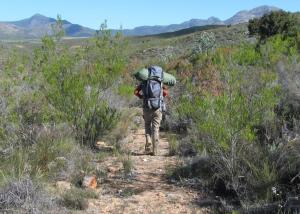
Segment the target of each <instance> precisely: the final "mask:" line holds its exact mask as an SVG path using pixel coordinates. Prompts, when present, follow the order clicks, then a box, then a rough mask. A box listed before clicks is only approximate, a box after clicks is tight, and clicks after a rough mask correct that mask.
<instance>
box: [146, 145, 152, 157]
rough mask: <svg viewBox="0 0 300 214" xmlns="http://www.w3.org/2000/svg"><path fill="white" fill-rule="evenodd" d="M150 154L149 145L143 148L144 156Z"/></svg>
mask: <svg viewBox="0 0 300 214" xmlns="http://www.w3.org/2000/svg"><path fill="white" fill-rule="evenodd" d="M151 153H152V152H151V148H150V145H146V146H145V154H146V155H149V154H151Z"/></svg>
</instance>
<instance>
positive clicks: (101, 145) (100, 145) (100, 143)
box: [95, 141, 114, 151]
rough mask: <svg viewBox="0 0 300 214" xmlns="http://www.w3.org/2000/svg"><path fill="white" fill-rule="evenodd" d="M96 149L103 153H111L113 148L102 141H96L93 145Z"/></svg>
mask: <svg viewBox="0 0 300 214" xmlns="http://www.w3.org/2000/svg"><path fill="white" fill-rule="evenodd" d="M95 147H96V149H99V150H104V151H112V150H113V149H114V147H113V146H110V145H107V143H105V142H104V141H98V142H97V143H96V144H95Z"/></svg>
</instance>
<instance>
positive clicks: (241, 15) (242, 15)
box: [224, 6, 280, 25]
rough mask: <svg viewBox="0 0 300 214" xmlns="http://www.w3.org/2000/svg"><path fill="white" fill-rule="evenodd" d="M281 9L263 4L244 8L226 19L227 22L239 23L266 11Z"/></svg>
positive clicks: (229, 23)
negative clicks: (248, 8) (249, 8)
mask: <svg viewBox="0 0 300 214" xmlns="http://www.w3.org/2000/svg"><path fill="white" fill-rule="evenodd" d="M278 10H280V9H279V8H277V7H271V6H261V7H257V8H254V9H252V10H243V11H240V12H238V13H237V14H235V15H234V16H233V17H231V18H229V19H227V20H225V21H224V23H225V24H228V25H235V24H239V23H244V22H248V21H249V20H250V19H253V18H258V17H262V16H263V15H264V14H266V13H270V12H272V11H278Z"/></svg>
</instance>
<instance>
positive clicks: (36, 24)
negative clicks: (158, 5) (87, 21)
mask: <svg viewBox="0 0 300 214" xmlns="http://www.w3.org/2000/svg"><path fill="white" fill-rule="evenodd" d="M276 10H280V9H279V8H277V7H273V6H267V5H263V6H260V7H256V8H253V9H251V10H242V11H239V12H237V13H236V14H235V15H233V16H232V17H230V18H229V19H226V20H223V21H222V20H221V19H219V18H217V17H214V16H211V17H209V18H208V19H190V20H188V21H185V22H182V23H179V24H170V25H154V26H138V27H135V28H133V29H124V30H122V32H123V34H124V35H126V36H145V35H155V34H160V33H169V32H175V31H179V30H183V29H188V28H191V27H200V26H206V25H235V24H239V23H243V22H248V21H249V20H250V19H252V18H257V17H261V16H263V15H264V14H266V13H269V12H271V11H276ZM62 21H63V28H64V30H65V32H66V36H68V37H91V36H93V35H95V33H96V30H94V29H91V28H88V27H84V26H81V25H79V24H73V23H71V22H69V21H67V20H62ZM55 22H56V19H54V18H50V17H46V16H44V15H42V14H39V13H36V14H34V15H33V16H31V17H29V18H26V19H22V20H18V21H7V22H5V21H3V22H0V39H10V38H24V39H27V38H41V37H42V36H44V35H46V34H51V31H52V26H53V24H55ZM117 31H119V30H116V29H112V32H113V33H115V32H117Z"/></svg>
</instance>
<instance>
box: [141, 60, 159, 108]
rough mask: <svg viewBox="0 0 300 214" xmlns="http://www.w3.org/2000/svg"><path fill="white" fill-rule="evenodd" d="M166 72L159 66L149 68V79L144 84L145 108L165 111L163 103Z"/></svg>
mask: <svg viewBox="0 0 300 214" xmlns="http://www.w3.org/2000/svg"><path fill="white" fill-rule="evenodd" d="M163 79H164V72H163V69H162V68H161V67H159V66H151V67H149V68H148V79H147V80H146V81H144V82H143V83H142V91H143V96H144V106H145V107H146V108H148V109H153V110H157V109H161V110H164V103H163Z"/></svg>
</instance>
